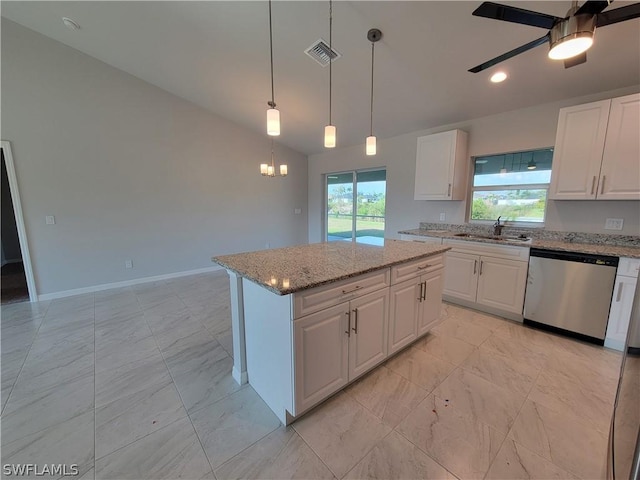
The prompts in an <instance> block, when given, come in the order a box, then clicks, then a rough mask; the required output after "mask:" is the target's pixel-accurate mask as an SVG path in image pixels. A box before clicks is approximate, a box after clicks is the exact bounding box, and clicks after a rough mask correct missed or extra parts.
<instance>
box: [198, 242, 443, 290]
mask: <svg viewBox="0 0 640 480" xmlns="http://www.w3.org/2000/svg"><path fill="white" fill-rule="evenodd" d="M449 249H450V247H448V246H446V245H428V244H421V243H415V242H405V241H402V240H387V239H385V241H384V245H383V246H375V245H365V244H361V243H353V242H340V241H338V242H327V243H312V244H309V245H298V246H294V247H285V248H275V249H271V250H260V251H256V252H247V253H237V254H234V255H221V256H216V257H213V258H212V259H211V260H212V261H213V262H215V263H217V264H219V265H221V266H223V267H225V268H227V269H229V270H231V271H233V272H235V273H236V274H238V275H240V276H241V277H244V278H247V279H249V280H251V281H253V282H255V283H257V284H259V285H261V286H263V287H264V288H266V289H268V290H270V291H271V292H273V293H275V294H277V295H288V294H290V293H295V292H299V291H302V290H307V289H309V288H314V287H319V286H321V285H326V284H328V283H332V282H337V281H339V280H344V279H346V278H350V277H355V276H357V275H362V274H363V273H367V272H372V271H374V270H379V269H382V268H386V267H390V266H393V265H398V264H401V263H405V262H409V261H412V260H417V259H419V258H424V257H429V256H432V255H437V254H439V253H443V252H446V251H447V250H449Z"/></svg>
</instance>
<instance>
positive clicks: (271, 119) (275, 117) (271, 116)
mask: <svg viewBox="0 0 640 480" xmlns="http://www.w3.org/2000/svg"><path fill="white" fill-rule="evenodd" d="M269 50H270V53H271V101H269V102H267V105H269V109H268V110H267V135H271V136H274V137H277V136H278V135H280V111H278V109H276V101H275V96H274V93H273V27H272V23H271V0H269Z"/></svg>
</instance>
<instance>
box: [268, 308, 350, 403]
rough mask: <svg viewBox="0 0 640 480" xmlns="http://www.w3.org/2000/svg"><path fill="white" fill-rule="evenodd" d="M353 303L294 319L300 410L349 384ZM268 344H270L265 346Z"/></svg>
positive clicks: (295, 359) (297, 388)
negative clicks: (350, 331)
mask: <svg viewBox="0 0 640 480" xmlns="http://www.w3.org/2000/svg"><path fill="white" fill-rule="evenodd" d="M348 312H349V303H348V302H347V303H342V304H340V305H336V306H335V307H331V308H327V309H326V310H322V311H320V312H318V313H314V314H311V315H307V316H306V317H302V318H300V319H298V320H295V321H294V322H293V329H294V337H295V343H294V345H295V358H294V369H295V374H294V378H295V389H294V391H295V406H296V412H297V413H300V412H303V411H304V410H306V409H307V408H309V407H311V406H313V405H315V404H316V403H318V402H319V401H321V400H323V399H324V398H326V397H328V396H329V395H331V394H332V393H334V392H335V391H337V390H339V389H340V388H342V387H343V386H344V385H346V384H347V382H348V378H349V376H348V375H349V361H348V355H349V337H348V335H347V333H346V332H347V330H349V328H350V327H349V319H348V316H347V313H348ZM265 348H268V346H267V347H265Z"/></svg>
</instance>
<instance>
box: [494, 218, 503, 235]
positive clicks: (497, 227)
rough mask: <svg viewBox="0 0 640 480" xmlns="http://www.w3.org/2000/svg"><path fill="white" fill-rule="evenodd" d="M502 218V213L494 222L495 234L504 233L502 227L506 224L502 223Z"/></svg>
mask: <svg viewBox="0 0 640 480" xmlns="http://www.w3.org/2000/svg"><path fill="white" fill-rule="evenodd" d="M501 218H502V215H500V216H499V217H498V220H496V223H494V224H493V234H494V235H502V229H503V228H504V225H502V224H501V223H500V219H501Z"/></svg>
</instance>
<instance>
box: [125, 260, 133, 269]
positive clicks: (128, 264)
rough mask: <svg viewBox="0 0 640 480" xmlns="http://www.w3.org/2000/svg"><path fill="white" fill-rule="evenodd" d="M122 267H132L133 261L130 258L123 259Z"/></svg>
mask: <svg viewBox="0 0 640 480" xmlns="http://www.w3.org/2000/svg"><path fill="white" fill-rule="evenodd" d="M124 268H133V262H132V261H131V260H130V259H127V260H125V261H124Z"/></svg>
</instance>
